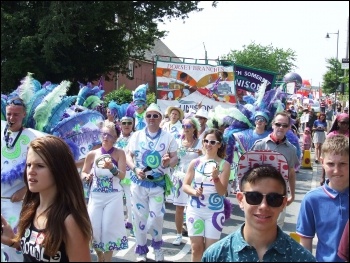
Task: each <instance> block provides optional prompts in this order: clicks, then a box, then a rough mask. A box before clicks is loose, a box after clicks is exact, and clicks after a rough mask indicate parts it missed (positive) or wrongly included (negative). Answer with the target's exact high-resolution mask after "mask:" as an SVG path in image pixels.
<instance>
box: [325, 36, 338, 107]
mask: <svg viewBox="0 0 350 263" xmlns="http://www.w3.org/2000/svg"><path fill="white" fill-rule="evenodd" d="M330 34H334V35H335V34H336V35H337V63H336V64H335V92H334V102H335V111H337V89H338V49H339V29H338V32H337V33H327V35H326V38H330V37H329V35H330Z"/></svg>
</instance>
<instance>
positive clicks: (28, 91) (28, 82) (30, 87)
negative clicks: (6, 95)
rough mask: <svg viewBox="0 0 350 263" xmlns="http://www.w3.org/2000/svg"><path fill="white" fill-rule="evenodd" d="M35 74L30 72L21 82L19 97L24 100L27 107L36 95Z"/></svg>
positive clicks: (18, 89)
mask: <svg viewBox="0 0 350 263" xmlns="http://www.w3.org/2000/svg"><path fill="white" fill-rule="evenodd" d="M32 75H33V73H30V72H28V73H27V76H25V77H24V78H23V79H22V80H21V85H19V86H18V88H17V91H18V96H19V97H20V98H21V99H22V100H23V102H24V104H25V105H27V104H28V103H29V102H30V100H31V99H32V98H33V96H34V94H35V88H34V83H33V80H34V79H33V77H32Z"/></svg>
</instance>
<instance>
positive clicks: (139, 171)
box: [125, 103, 178, 262]
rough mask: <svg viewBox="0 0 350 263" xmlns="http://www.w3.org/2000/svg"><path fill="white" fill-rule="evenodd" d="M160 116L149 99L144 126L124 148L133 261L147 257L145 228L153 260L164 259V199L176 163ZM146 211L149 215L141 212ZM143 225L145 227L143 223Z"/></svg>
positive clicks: (172, 144)
mask: <svg viewBox="0 0 350 263" xmlns="http://www.w3.org/2000/svg"><path fill="white" fill-rule="evenodd" d="M162 118H163V113H162V111H161V110H160V108H159V106H158V105H157V104H155V103H151V104H150V105H149V106H148V108H147V109H146V111H145V120H146V122H147V126H146V127H145V128H144V129H142V130H138V131H136V132H134V134H133V135H132V136H131V138H130V140H129V143H128V145H127V147H126V150H125V152H126V161H127V165H128V166H129V167H130V169H131V171H132V172H131V174H130V180H131V187H130V191H131V203H132V214H133V219H132V221H133V222H132V225H133V230H134V233H135V239H136V246H135V253H136V261H137V262H142V261H143V262H145V261H146V260H147V257H146V256H147V253H148V251H149V249H148V246H147V233H148V231H149V233H151V235H152V243H151V246H152V247H153V249H154V254H155V261H164V254H163V250H162V244H163V240H162V231H163V221H164V214H165V202H164V200H165V197H167V196H168V195H169V194H170V190H171V187H172V183H171V181H170V178H169V174H170V169H171V168H174V167H175V166H176V165H177V163H178V157H177V148H178V145H177V143H176V140H175V138H174V136H173V135H172V134H170V133H169V132H166V131H164V130H162V129H161V128H160V127H159V124H160V122H161V121H162ZM149 214H152V216H150V217H148V216H145V215H149ZM147 220H148V221H149V222H147ZM147 225H148V226H149V227H145V226H147Z"/></svg>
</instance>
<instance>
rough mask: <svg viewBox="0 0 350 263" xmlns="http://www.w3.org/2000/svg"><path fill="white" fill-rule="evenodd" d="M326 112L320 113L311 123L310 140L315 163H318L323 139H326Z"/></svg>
mask: <svg viewBox="0 0 350 263" xmlns="http://www.w3.org/2000/svg"><path fill="white" fill-rule="evenodd" d="M326 130H327V122H326V114H325V113H320V114H319V116H318V118H317V120H315V121H314V124H313V125H312V131H313V137H312V142H313V143H314V145H315V163H319V160H320V155H321V147H322V144H323V143H324V141H325V140H326Z"/></svg>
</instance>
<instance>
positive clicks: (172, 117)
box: [162, 106, 184, 139]
mask: <svg viewBox="0 0 350 263" xmlns="http://www.w3.org/2000/svg"><path fill="white" fill-rule="evenodd" d="M166 112H168V114H169V121H167V122H165V123H164V124H163V126H162V129H163V130H164V131H167V132H170V133H171V134H172V135H173V136H174V138H175V139H177V138H179V137H180V134H181V132H182V119H183V118H184V112H183V110H182V109H181V108H180V107H174V106H170V107H168V108H167V110H166Z"/></svg>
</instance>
